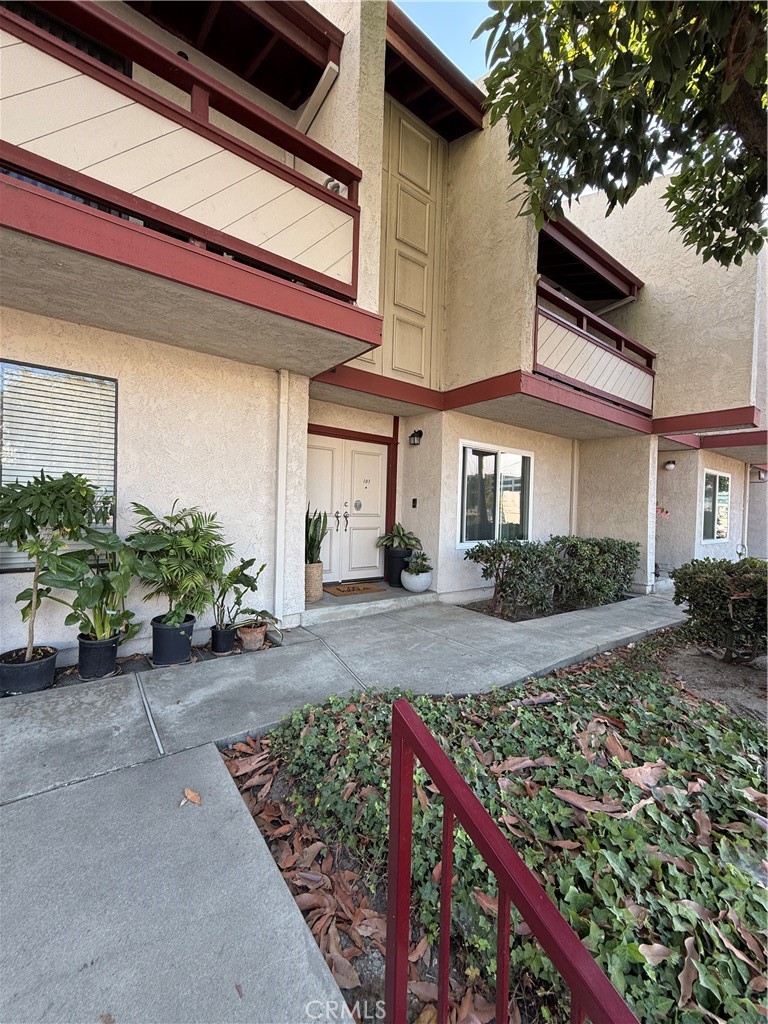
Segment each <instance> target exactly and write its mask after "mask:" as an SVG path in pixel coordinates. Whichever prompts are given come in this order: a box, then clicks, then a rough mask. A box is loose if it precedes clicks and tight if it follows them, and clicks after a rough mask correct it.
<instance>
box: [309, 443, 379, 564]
mask: <svg viewBox="0 0 768 1024" xmlns="http://www.w3.org/2000/svg"><path fill="white" fill-rule="evenodd" d="M307 500H308V502H309V508H310V511H314V510H315V509H317V510H318V511H319V512H327V513H328V536H327V537H326V538H325V540H324V541H323V547H322V550H321V553H320V557H321V559H322V562H323V581H324V582H326V583H330V582H333V583H335V582H339V581H345V580H361V579H370V578H375V577H380V576H383V574H384V553H383V551H382V549H381V548H377V547H376V540H377V538H378V537H380V536H381V534H382V533H384V530H385V519H386V503H387V447H386V445H383V444H372V443H371V442H369V441H352V440H347V439H342V438H337V437H324V436H320V435H318V434H310V435H309V438H308V445H307Z"/></svg>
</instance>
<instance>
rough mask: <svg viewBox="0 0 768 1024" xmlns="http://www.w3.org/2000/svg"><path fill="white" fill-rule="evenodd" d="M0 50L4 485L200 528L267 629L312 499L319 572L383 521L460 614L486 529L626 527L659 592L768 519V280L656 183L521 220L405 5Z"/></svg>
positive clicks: (46, 8)
mask: <svg viewBox="0 0 768 1024" xmlns="http://www.w3.org/2000/svg"><path fill="white" fill-rule="evenodd" d="M0 48H1V52H0V72H1V76H2V100H1V101H0V102H1V104H2V106H1V107H0V147H1V152H0V160H1V161H2V172H3V173H2V177H1V178H0V189H1V190H2V192H1V201H0V221H1V222H2V224H1V228H2V247H3V249H2V251H3V280H2V302H3V304H4V307H3V312H2V342H1V343H0V344H1V349H0V358H1V360H2V364H1V365H2V375H3V376H2V401H3V426H2V432H3V434H2V443H3V455H2V468H1V472H2V479H3V480H7V479H15V478H16V477H17V476H19V477H20V478H23V476H24V475H25V474H31V473H34V472H37V471H39V469H40V465H41V464H43V465H44V468H45V469H46V470H50V471H63V470H65V469H70V470H72V471H81V472H85V473H87V474H88V475H89V476H90V477H91V478H92V479H94V480H96V481H97V482H98V483H99V484H100V485H102V486H104V487H105V488H114V490H115V493H116V495H117V499H118V512H117V523H116V527H117V529H118V531H120V532H127V531H129V530H130V528H131V525H132V517H131V513H130V503H131V502H133V501H138V502H141V503H142V504H145V505H149V506H150V507H152V508H154V509H156V510H158V511H160V512H164V511H166V510H168V509H169V508H170V505H171V503H172V502H173V501H174V500H175V499H177V498H178V499H179V501H180V503H181V504H183V505H199V506H201V507H203V508H205V509H207V510H216V511H218V512H219V514H220V516H221V519H222V521H223V523H224V525H225V528H226V531H227V534H228V535H229V536H230V537H231V538H232V539H233V540H234V542H235V545H236V549H237V553H238V555H242V556H243V557H251V556H254V557H256V558H257V559H258V560H259V561H260V562H261V561H264V562H266V563H267V568H266V570H265V572H264V575H263V576H262V580H263V586H262V591H261V594H260V597H261V599H262V601H261V603H262V604H263V605H265V606H268V607H270V608H271V609H272V610H273V611H274V613H275V614H276V615H277V616H278V617H279V618H280V620H281V621H282V623H283V624H284V625H287V626H292V625H296V624H298V623H299V622H300V620H301V615H302V612H303V611H304V572H303V563H304V557H303V556H304V533H303V529H304V512H305V509H306V507H307V503H309V504H310V505H311V506H312V507H313V508H314V507H317V508H321V509H325V510H326V511H327V512H328V514H329V520H330V523H331V532H330V534H329V536H328V538H327V540H326V543H325V545H324V550H323V561H324V565H325V570H326V571H325V577H326V579H327V580H328V581H352V580H361V579H375V578H377V577H381V575H382V571H383V564H382V553H381V550H380V549H378V548H376V546H375V541H376V538H377V537H378V536H379V535H380V534H381V533H382V532H383V531H384V530H385V529H387V528H388V527H389V526H391V525H392V523H393V522H394V521H396V520H400V521H402V522H403V523H404V524H405V525H406V527H407V528H408V529H410V530H413V531H414V532H416V533H417V534H418V535H419V536H420V537H421V539H422V541H423V543H424V546H425V548H426V550H427V552H428V553H429V555H430V556H431V558H432V560H433V562H434V564H435V569H436V571H435V576H434V583H433V589H435V590H436V591H437V593H438V594H439V596H440V598H441V599H443V600H449V601H459V600H467V599H472V598H473V597H477V596H480V595H481V594H482V592H483V586H484V584H483V581H482V579H481V578H480V575H479V571H478V568H477V567H476V566H474V565H473V564H471V563H468V562H465V560H464V553H465V551H466V549H467V548H468V547H470V546H471V545H472V544H473V543H475V542H477V541H478V540H483V539H491V538H494V537H501V538H546V537H547V536H549V535H550V534H559V533H568V532H572V533H577V534H580V535H582V536H595V535H601V536H614V537H620V538H625V539H630V540H636V541H637V542H638V543H639V544H640V547H641V563H640V568H639V570H638V574H637V579H636V587H637V590H638V592H648V591H650V590H652V589H653V587H654V586H656V585H657V580H658V573H659V572H660V571H661V572H662V575H663V574H664V572H665V571H666V570H667V569H668V568H669V567H671V566H673V565H676V564H680V563H681V562H683V561H686V560H688V559H689V558H691V557H694V556H695V555H699V556H701V555H710V554H711V555H717V556H721V555H722V556H726V557H731V558H735V557H737V555H738V554H739V552H740V550H741V548H742V546H747V547H751V546H752V536H754V534H755V533H762V534H763V535H764V532H765V519H764V512H763V514H762V515H761V513H760V511H759V510H757V511H756V509H755V501H754V499H752V500H750V484H749V480H750V467H757V468H755V469H753V470H752V471H751V475H752V477H753V478H755V480H757V478H758V477H759V476H760V475H761V474H762V472H763V471H764V470H765V467H766V463H767V462H768V457H767V456H766V432H765V430H764V429H762V430H761V429H760V427H761V421H760V409H761V407H764V405H765V375H764V372H765V348H764V346H765V333H766V331H765V307H764V304H762V305H761V303H760V301H759V298H760V292H761V280H760V273H761V267H760V263H759V261H758V260H757V259H751V260H745V263H744V266H743V267H741V268H731V269H730V270H728V271H725V270H722V269H721V268H717V267H714V266H711V265H707V266H704V265H702V264H701V263H700V260H699V259H698V257H696V256H695V254H693V253H691V252H689V251H688V250H685V249H683V247H682V245H681V243H680V240H679V238H678V237H677V236H676V235H674V234H669V231H668V228H669V224H668V221H667V220H666V214H665V212H664V210H663V207H662V205H661V202H660V188H657V187H656V186H649V187H648V188H647V189H646V190H645V194H644V195H641V196H639V197H638V198H637V200H636V202H634V203H633V204H631V205H630V207H628V208H627V209H626V210H625V211H623V212H622V213H620V214H615V215H614V216H612V217H611V219H610V220H605V219H604V218H603V217H602V210H601V202H600V199H599V197H597V196H594V197H585V199H584V201H583V202H582V203H581V204H580V206H579V207H578V209H576V210H575V211H574V214H573V217H572V219H571V220H569V221H567V222H566V221H560V222H557V223H549V224H547V225H546V226H545V228H544V229H543V230H542V231H541V233H540V234H537V233H536V231H535V230H534V227H533V225H532V223H531V221H530V219H528V218H524V217H519V216H518V209H519V207H518V204H517V203H515V202H513V201H511V199H510V196H511V195H512V192H511V191H510V182H511V179H512V168H511V165H510V164H509V162H508V160H507V154H506V145H505V137H504V131H503V129H501V128H499V129H493V130H491V129H490V128H489V127H488V126H487V123H485V122H484V117H483V94H482V92H481V91H480V89H479V88H477V87H476V86H475V85H473V84H472V83H471V82H470V81H469V80H467V79H466V78H465V77H464V76H463V75H462V74H461V73H460V72H459V71H458V70H457V69H456V68H455V67H454V66H453V65H451V64H450V62H449V61H447V60H446V58H445V57H444V56H443V55H442V54H441V53H440V51H439V50H437V48H436V47H435V46H434V45H433V44H432V43H431V42H430V41H429V40H428V39H427V38H426V37H425V36H424V35H423V34H422V33H421V32H420V31H419V30H418V29H417V28H416V27H415V26H414V25H413V24H412V23H411V22H410V21H409V20H408V19H407V18H406V17H405V16H404V15H403V14H402V13H401V12H400V11H399V9H398V8H397V7H396V6H395V5H394V4H392V3H386V2H384V0H367V2H365V3H360V2H353V0H328V2H316V3H313V4H310V3H306V2H302V0H299V2H291V3H282V2H272V0H260V2H258V3H252V2H246V0H229V2H227V3H223V4H219V3H202V2H199V3H189V4H188V3H175V4H166V3H157V2H148V0H143V2H128V3H121V2H98V3H95V2H82V0H59V2H55V3H51V2H41V3H21V2H19V3H17V2H9V3H3V4H2V5H0ZM670 464H672V465H671V466H670ZM761 467H762V469H761ZM752 490H753V491H754V488H753V489H752ZM758 500H762V499H760V498H758ZM659 503H660V504H661V505H663V506H664V507H665V508H667V509H669V512H670V516H669V518H668V519H663V520H661V519H659V517H658V516H657V512H656V509H657V505H658V504H659ZM750 504H751V505H752V508H751V510H750ZM755 544H756V545H758V546H759V544H763V546H764V544H765V540H764V536H763V537H762V538H760V539H756V540H755ZM0 562H2V565H0V568H2V570H3V571H2V572H1V573H0V616H1V617H2V621H3V632H4V634H5V633H6V631H7V635H4V636H3V645H2V646H4V647H12V646H14V645H16V644H18V643H20V642H21V623H20V622H19V621H18V617H17V616H16V614H15V612H14V610H13V601H14V597H15V595H16V593H17V592H18V590H19V589H21V587H20V582H21V577H20V575H19V571H18V570H19V564H18V562H15V561H14V558H13V556H12V555H11V554H10V553H9V552H4V553H2V556H1V557H0ZM157 611H160V609H157ZM150 614H155V611H154V610H153V609H149V608H148V609H147V614H146V616H145V617H146V620H147V621H148V619H149V617H150ZM41 618H42V622H41V624H40V627H39V635H40V636H44V637H45V642H46V643H55V644H57V645H58V646H60V647H62V648H65V647H71V646H73V645H74V640H75V638H74V636H73V635H72V631H71V630H69V629H68V628H66V627H65V626H64V624H63V615H60V614H59V613H58V611H57V609H56V608H54V607H46V608H44V609H43V610H42V611H41ZM199 625H201V626H204V625H205V623H200V624H199ZM133 644H134V647H137V648H142V647H144V646H146V638H144V639H142V638H139V639H138V640H137V641H134V642H133Z"/></svg>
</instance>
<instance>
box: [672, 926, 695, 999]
mask: <svg viewBox="0 0 768 1024" xmlns="http://www.w3.org/2000/svg"><path fill="white" fill-rule="evenodd" d="M698 959H699V954H698V951H697V949H696V939H695V938H694V937H693V935H689V936H688V938H687V939H686V940H685V963H684V964H683V969H682V971H680V973H679V974H678V976H677V980H678V981H679V982H680V1000H679V1002H678V1004H677V1005H678V1007H679V1008H680V1009H681V1010H682V1009H684V1008H685V1007H686V1006H688V1004H689V1003H690V1002H691V997H692V995H693V983H694V981H696V978H697V977H698V971H697V970H696V961H697V960H698Z"/></svg>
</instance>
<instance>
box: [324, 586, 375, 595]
mask: <svg viewBox="0 0 768 1024" xmlns="http://www.w3.org/2000/svg"><path fill="white" fill-rule="evenodd" d="M384 589H385V588H384V587H377V586H376V584H375V583H337V584H336V585H335V586H333V587H323V590H324V591H325V592H326V594H333V596H334V597H348V596H349V594H372V593H374V592H375V591H377V590H381V591H383V590H384Z"/></svg>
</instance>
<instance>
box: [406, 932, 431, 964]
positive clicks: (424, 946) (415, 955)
mask: <svg viewBox="0 0 768 1024" xmlns="http://www.w3.org/2000/svg"><path fill="white" fill-rule="evenodd" d="M428 949H429V941H428V940H427V937H426V935H425V936H423V938H422V939H421V940H420V941H419V942H418V943H417V944H416V946H415V948H414V950H413V952H412V953H411V954H410V955H409V956H408V959H409V960H410V961H411V963H412V964H415V963H416V961H417V960H421V958H422V957H423V956H424V954H425V953H426V952H427V950H428Z"/></svg>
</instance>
